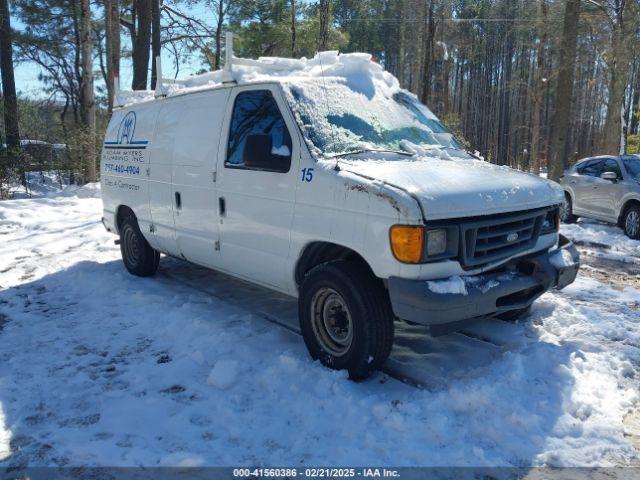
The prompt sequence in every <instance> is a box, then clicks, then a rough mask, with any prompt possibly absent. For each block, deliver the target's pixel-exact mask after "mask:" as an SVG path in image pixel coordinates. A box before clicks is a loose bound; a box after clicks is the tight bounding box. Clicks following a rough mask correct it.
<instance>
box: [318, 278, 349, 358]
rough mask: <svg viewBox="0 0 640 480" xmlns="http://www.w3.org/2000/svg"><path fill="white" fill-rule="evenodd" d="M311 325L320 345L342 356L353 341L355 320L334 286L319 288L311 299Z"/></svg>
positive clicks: (331, 352)
mask: <svg viewBox="0 0 640 480" xmlns="http://www.w3.org/2000/svg"><path fill="white" fill-rule="evenodd" d="M311 326H312V329H313V334H314V336H315V337H316V340H317V341H318V343H319V344H320V346H321V347H322V348H323V349H324V350H325V351H327V352H328V353H330V354H332V355H334V356H336V357H341V356H343V355H345V354H346V353H347V352H348V351H349V348H350V347H351V343H352V342H353V320H352V318H351V313H350V312H349V308H348V307H347V303H346V302H345V300H344V298H342V295H340V294H339V293H338V292H336V291H335V290H334V289H332V288H328V287H324V288H321V289H319V290H318V291H317V292H316V293H315V294H314V295H313V298H312V299H311Z"/></svg>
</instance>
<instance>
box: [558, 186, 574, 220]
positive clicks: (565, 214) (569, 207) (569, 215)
mask: <svg viewBox="0 0 640 480" xmlns="http://www.w3.org/2000/svg"><path fill="white" fill-rule="evenodd" d="M577 220H578V217H577V216H575V215H574V214H573V202H572V201H571V197H570V196H569V194H568V193H565V195H564V202H562V205H561V206H560V221H561V222H562V223H575V222H576V221H577Z"/></svg>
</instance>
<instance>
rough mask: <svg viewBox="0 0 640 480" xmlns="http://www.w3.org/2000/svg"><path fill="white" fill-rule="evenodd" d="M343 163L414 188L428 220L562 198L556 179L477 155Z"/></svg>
mask: <svg viewBox="0 0 640 480" xmlns="http://www.w3.org/2000/svg"><path fill="white" fill-rule="evenodd" d="M340 168H341V169H342V170H346V171H350V172H353V173H356V174H359V175H364V176H366V177H369V178H373V179H375V180H379V181H382V182H386V183H389V184H391V185H394V186H396V187H400V188H402V189H403V190H405V191H407V192H408V193H410V194H412V195H413V196H414V197H416V198H417V199H418V201H419V202H420V204H421V207H422V211H423V213H424V215H425V219H426V220H439V219H446V218H459V217H471V216H479V215H490V214H493V213H504V212H510V211H518V210H528V209H532V208H539V207H546V206H549V205H554V204H559V203H561V202H562V198H563V197H562V195H563V194H562V190H561V189H560V186H559V185H557V184H556V183H554V182H551V181H549V180H545V179H543V178H540V177H537V176H534V175H531V174H529V173H524V172H520V171H518V170H514V169H512V168H509V167H506V166H498V165H493V164H491V163H488V162H485V161H481V160H475V159H452V160H442V159H438V158H432V157H412V158H411V159H406V160H382V161H381V160H345V161H344V162H342V161H341V162H340Z"/></svg>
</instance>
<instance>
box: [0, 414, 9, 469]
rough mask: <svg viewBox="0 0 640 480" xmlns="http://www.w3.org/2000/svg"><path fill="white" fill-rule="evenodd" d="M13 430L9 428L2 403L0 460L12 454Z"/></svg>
mask: <svg viewBox="0 0 640 480" xmlns="http://www.w3.org/2000/svg"><path fill="white" fill-rule="evenodd" d="M10 441H11V432H10V431H9V429H8V428H7V425H6V420H5V415H4V410H3V409H2V403H0V462H1V461H2V460H4V459H5V458H7V457H9V455H11V447H10V443H9V442H10Z"/></svg>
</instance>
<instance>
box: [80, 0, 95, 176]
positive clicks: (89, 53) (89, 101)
mask: <svg viewBox="0 0 640 480" xmlns="http://www.w3.org/2000/svg"><path fill="white" fill-rule="evenodd" d="M80 45H81V59H82V102H81V105H80V112H81V117H82V123H83V127H84V128H85V130H86V135H87V137H86V139H84V142H83V145H84V149H83V150H84V151H83V159H84V162H85V165H86V167H85V171H86V180H87V181H89V182H95V181H96V179H97V178H96V145H95V136H96V104H95V101H94V98H93V43H92V40H91V7H90V4H89V0H80Z"/></svg>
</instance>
